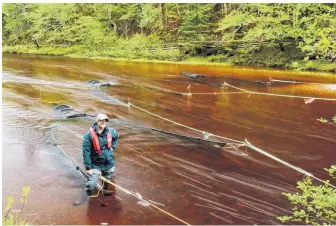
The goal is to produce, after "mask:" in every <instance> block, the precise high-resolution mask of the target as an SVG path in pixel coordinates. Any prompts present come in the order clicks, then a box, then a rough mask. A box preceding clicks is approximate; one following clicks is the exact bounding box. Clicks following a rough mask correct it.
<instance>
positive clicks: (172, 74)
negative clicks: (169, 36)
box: [2, 55, 336, 225]
mask: <svg viewBox="0 0 336 226" xmlns="http://www.w3.org/2000/svg"><path fill="white" fill-rule="evenodd" d="M2 66H3V71H2V96H3V99H2V115H3V119H2V128H3V139H2V142H3V144H2V150H3V154H2V175H3V183H2V184H3V189H2V195H3V197H6V196H7V195H9V194H12V195H14V198H15V199H16V200H17V202H16V204H15V206H14V209H19V208H20V202H19V193H20V190H21V188H22V186H26V185H30V186H31V187H32V191H31V194H30V195H29V197H28V203H27V206H26V207H25V209H24V211H23V213H22V216H23V218H25V219H26V220H28V221H32V220H34V222H33V224H100V223H108V224H174V225H176V224H181V222H179V221H178V220H176V219H174V218H173V217H171V216H168V215H167V214H164V213H163V212H160V211H158V210H157V209H155V208H153V207H151V206H146V205H143V203H141V202H139V200H138V199H136V198H135V197H133V196H131V195H129V194H127V193H125V192H123V191H121V190H119V189H115V190H114V192H113V195H112V196H110V197H108V198H105V200H104V201H105V202H106V203H107V206H106V207H102V206H101V202H102V199H103V197H98V198H90V199H88V198H87V197H86V194H85V192H84V184H85V181H84V179H83V177H82V176H81V175H80V174H79V173H78V172H77V171H76V170H75V167H74V165H73V164H72V163H71V162H70V161H69V160H68V159H67V157H66V156H64V154H63V153H62V151H63V152H64V153H65V154H66V155H67V156H68V157H69V158H70V159H71V160H72V161H74V162H76V163H77V164H79V165H80V166H81V167H82V153H81V142H82V136H83V134H84V133H85V132H86V131H87V130H88V128H89V127H90V125H91V124H92V123H93V117H83V118H74V119H66V120H62V121H59V120H60V119H61V118H62V117H64V116H65V113H64V112H63V113H61V112H57V111H55V106H57V105H59V104H66V105H69V106H71V108H73V109H75V110H76V111H77V113H84V112H85V113H87V114H90V115H96V114H97V113H98V112H105V113H106V114H108V115H109V117H110V118H111V119H112V120H111V122H110V126H112V127H114V128H115V129H116V130H117V131H118V132H119V134H120V141H119V144H118V147H117V151H116V153H115V157H116V174H115V177H114V181H115V183H116V184H118V185H120V186H122V187H124V188H126V189H128V190H129V191H132V192H134V193H139V194H141V196H142V197H143V198H144V199H145V200H147V201H149V202H151V203H152V204H154V205H156V206H157V207H159V208H162V209H163V210H165V211H167V212H169V213H171V214H173V215H174V216H176V217H178V218H180V219H182V220H184V221H185V222H188V223H189V224H221V225H223V224H235V225H237V224H279V223H280V222H279V221H278V220H277V219H276V216H279V215H285V214H288V213H290V210H291V207H290V205H289V204H288V201H287V200H286V199H285V198H284V197H283V196H282V195H281V192H284V191H285V192H286V191H287V192H288V191H291V192H293V191H295V187H296V182H297V181H298V180H300V179H302V178H303V177H304V176H303V175H302V174H299V173H298V172H296V171H294V170H292V169H290V168H288V167H286V166H284V165H281V164H280V163H278V162H275V161H274V160H272V159H270V158H267V157H265V156H263V155H261V154H259V153H257V152H255V151H253V150H251V149H249V148H245V147H240V148H239V149H237V150H236V149H235V148H233V147H232V145H226V146H224V148H220V147H219V146H218V145H215V144H214V143H210V142H203V141H198V140H194V139H186V138H183V137H177V136H173V135H167V134H165V133H160V132H157V131H153V130H150V129H147V128H156V129H159V130H165V131H169V132H172V133H179V134H184V135H188V136H192V137H199V138H204V137H203V135H204V134H202V133H199V132H197V131H193V130H190V129H188V128H184V127H181V126H179V125H175V124H172V123H170V122H168V121H163V120H162V119H160V118H157V117H154V116H153V115H150V114H148V113H146V112H143V111H141V110H139V109H137V108H135V107H133V106H131V107H130V108H129V107H127V105H126V104H127V102H128V100H129V101H130V102H131V103H132V104H134V105H136V106H138V107H140V108H143V109H145V110H147V111H149V112H151V113H153V114H157V115H159V116H161V117H165V118H167V119H170V120H172V121H175V122H178V123H181V124H184V125H187V126H189V127H193V128H196V129H198V130H200V131H204V132H207V133H210V134H216V135H219V136H223V137H227V138H230V139H234V140H237V141H244V140H245V139H248V141H250V142H251V143H253V144H254V145H256V146H257V147H259V148H261V149H263V150H265V151H267V152H268V153H270V154H272V155H275V156H277V157H279V158H281V159H283V160H284V161H287V162H289V163H291V164H293V165H295V166H298V167H300V168H302V169H304V170H306V171H308V172H310V173H312V174H314V175H315V176H317V177H320V178H323V179H326V178H328V176H327V174H326V173H325V171H324V170H323V168H327V167H329V166H330V165H331V164H333V163H335V144H336V139H335V136H336V130H335V128H334V127H333V126H331V125H325V124H322V123H320V122H318V121H317V120H316V119H318V118H321V117H323V118H327V119H331V118H332V117H333V116H334V115H335V114H336V102H335V101H324V100H315V101H313V102H312V103H311V104H305V102H304V100H303V99H296V98H286V97H274V96H262V95H255V94H252V95H249V94H247V93H232V92H237V91H239V90H235V89H233V88H230V87H228V88H220V86H221V85H222V84H223V83H224V82H226V83H228V84H230V85H233V86H236V87H239V88H241V89H246V90H250V91H254V92H265V93H277V94H287V95H302V96H307V97H309V96H314V97H325V98H336V85H335V84H332V83H333V82H335V81H334V78H335V75H333V77H332V79H327V80H326V81H327V82H326V84H287V83H274V84H272V85H271V86H267V85H264V84H261V83H256V82H255V81H264V82H267V81H269V77H272V78H274V79H286V80H297V81H298V80H299V79H298V76H297V75H296V74H295V73H296V72H291V71H272V70H258V69H252V68H250V69H249V68H238V67H231V68H230V67H223V66H209V65H207V66H204V65H203V66H196V65H177V64H158V63H131V62H114V61H102V60H83V59H70V58H61V57H40V56H16V55H3V62H2ZM184 71H187V72H192V73H200V74H206V75H209V77H199V78H194V79H192V78H189V77H185V76H182V75H181V73H182V72H184ZM300 73H301V72H300ZM301 76H303V77H301V78H304V81H306V82H319V81H318V79H317V78H315V77H312V76H311V75H309V74H307V75H301ZM89 80H97V81H100V82H102V83H109V84H110V85H109V86H101V87H100V88H99V87H98V86H97V85H92V84H88V83H87V82H88V81H89ZM189 85H190V86H189ZM188 87H189V88H190V92H192V93H194V94H193V95H191V96H186V95H180V93H186V92H189V90H187V88H188ZM197 93H198V94H197ZM215 93H216V95H215ZM57 121H59V122H58V123H57V126H55V127H52V125H54V123H55V122H57ZM144 127H146V128H144ZM52 128H53V129H52ZM209 139H210V140H213V141H218V142H224V141H225V140H221V139H219V138H213V137H211V136H210V138H209ZM226 142H230V143H233V144H235V142H231V141H227V140H226ZM5 201H6V199H5V198H4V199H3V205H4V203H5ZM75 201H80V203H81V204H80V205H74V202H75Z"/></svg>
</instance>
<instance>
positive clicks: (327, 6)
mask: <svg viewBox="0 0 336 226" xmlns="http://www.w3.org/2000/svg"><path fill="white" fill-rule="evenodd" d="M2 12H3V19H2V25H3V29H2V52H3V53H16V54H21V53H25V54H38V55H53V56H66V57H76V58H94V59H113V60H116V59H125V60H132V61H133V60H134V61H146V62H169V63H179V64H180V63H182V64H216V65H223V66H238V67H257V68H272V69H280V70H281V69H293V70H295V71H317V72H329V73H336V16H335V12H336V4H334V3H314V4H284V3H282V4H273V3H270V4H265V3H261V4H254V3H253V4H252V3H251V4H244V3H209V4H208V3H207V4H199V3H188V4H179V3H132V4H121V3H106V4H88V3H85V4H80V3H62V4H54V3H53V4H31V3H5V4H3V5H2Z"/></svg>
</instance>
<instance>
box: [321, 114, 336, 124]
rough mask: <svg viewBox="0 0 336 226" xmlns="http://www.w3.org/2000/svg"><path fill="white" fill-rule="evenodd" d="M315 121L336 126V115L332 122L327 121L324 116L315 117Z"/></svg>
mask: <svg viewBox="0 0 336 226" xmlns="http://www.w3.org/2000/svg"><path fill="white" fill-rule="evenodd" d="M317 121H320V122H322V123H326V124H331V125H334V126H336V115H335V116H334V117H333V118H332V122H329V121H328V120H327V119H324V118H320V119H317Z"/></svg>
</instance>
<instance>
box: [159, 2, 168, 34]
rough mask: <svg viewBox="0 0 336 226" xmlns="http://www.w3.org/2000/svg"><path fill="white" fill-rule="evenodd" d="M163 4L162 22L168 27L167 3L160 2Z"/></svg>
mask: <svg viewBox="0 0 336 226" xmlns="http://www.w3.org/2000/svg"><path fill="white" fill-rule="evenodd" d="M160 6H161V13H162V24H163V27H164V28H166V27H167V23H168V22H167V7H166V4H165V3H160Z"/></svg>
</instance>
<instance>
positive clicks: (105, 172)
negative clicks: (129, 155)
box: [102, 166, 114, 196]
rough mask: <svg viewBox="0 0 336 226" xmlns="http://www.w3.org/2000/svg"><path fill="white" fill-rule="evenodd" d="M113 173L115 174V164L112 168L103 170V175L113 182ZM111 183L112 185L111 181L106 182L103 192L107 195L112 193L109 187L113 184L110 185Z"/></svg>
mask: <svg viewBox="0 0 336 226" xmlns="http://www.w3.org/2000/svg"><path fill="white" fill-rule="evenodd" d="M113 174H114V166H113V167H112V168H110V169H107V170H103V171H102V176H103V177H105V178H106V179H107V180H109V181H111V182H113V180H112V176H113ZM109 185H110V184H109V183H107V182H104V187H103V194H104V195H105V196H109V195H112V192H111V190H109V187H111V186H109Z"/></svg>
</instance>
